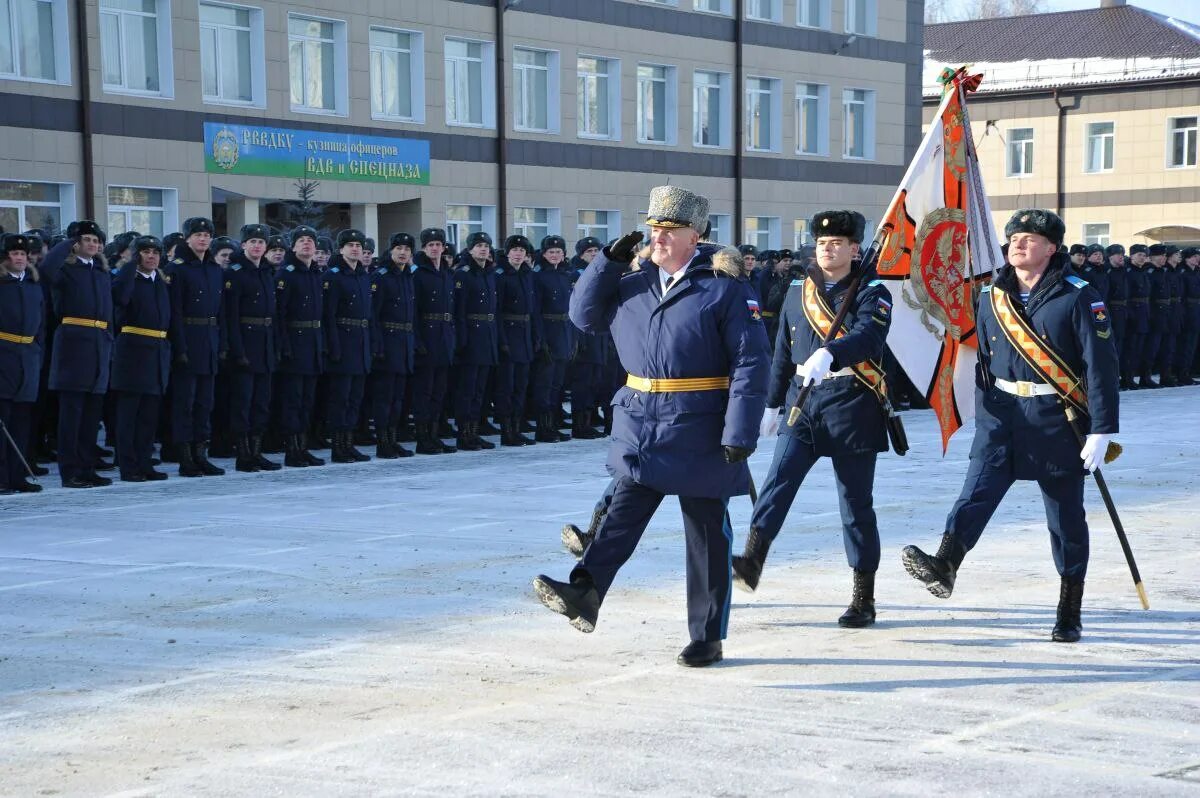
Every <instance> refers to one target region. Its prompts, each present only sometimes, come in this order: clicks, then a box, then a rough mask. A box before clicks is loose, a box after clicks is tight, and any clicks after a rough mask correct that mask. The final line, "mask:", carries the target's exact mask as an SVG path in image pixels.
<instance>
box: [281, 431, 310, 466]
mask: <svg viewBox="0 0 1200 798" xmlns="http://www.w3.org/2000/svg"><path fill="white" fill-rule="evenodd" d="M302 438H303V436H302V435H285V436H284V445H285V446H286V447H287V453H286V454H284V456H283V464H284V465H285V466H287V467H288V468H307V467H308V458H307V457H305V456H304V455H305V454H306V452H305V451H304V446H303V444H302V443H301V440H302Z"/></svg>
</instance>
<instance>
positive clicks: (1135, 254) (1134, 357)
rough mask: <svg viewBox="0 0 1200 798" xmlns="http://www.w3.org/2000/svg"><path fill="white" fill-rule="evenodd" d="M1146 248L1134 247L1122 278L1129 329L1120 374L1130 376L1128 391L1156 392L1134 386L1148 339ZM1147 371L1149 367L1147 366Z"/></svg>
mask: <svg viewBox="0 0 1200 798" xmlns="http://www.w3.org/2000/svg"><path fill="white" fill-rule="evenodd" d="M1146 257H1147V247H1146V245H1145V244H1134V245H1133V246H1131V247H1130V248H1129V267H1128V269H1127V274H1126V275H1125V281H1126V284H1127V285H1128V286H1129V326H1128V328H1127V329H1126V336H1125V338H1126V341H1127V342H1128V345H1127V346H1126V347H1125V352H1124V353H1123V356H1122V358H1121V373H1122V374H1128V375H1129V384H1130V387H1131V388H1134V389H1140V388H1150V387H1155V388H1157V387H1158V385H1157V384H1155V385H1153V386H1152V385H1149V384H1144V383H1143V382H1140V381H1139V382H1134V381H1133V380H1134V378H1135V377H1137V378H1140V377H1141V375H1142V370H1143V365H1142V364H1143V361H1144V359H1145V351H1146V347H1147V345H1148V339H1149V337H1150V313H1151V309H1150V275H1149V274H1148V273H1147V272H1146V265H1147V264H1146ZM1146 369H1147V370H1148V369H1149V366H1146Z"/></svg>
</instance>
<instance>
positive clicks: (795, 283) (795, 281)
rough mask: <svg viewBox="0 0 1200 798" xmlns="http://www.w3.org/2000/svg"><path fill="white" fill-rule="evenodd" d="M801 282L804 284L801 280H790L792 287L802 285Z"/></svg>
mask: <svg viewBox="0 0 1200 798" xmlns="http://www.w3.org/2000/svg"><path fill="white" fill-rule="evenodd" d="M802 282H804V281H803V280H792V285H800V283H802Z"/></svg>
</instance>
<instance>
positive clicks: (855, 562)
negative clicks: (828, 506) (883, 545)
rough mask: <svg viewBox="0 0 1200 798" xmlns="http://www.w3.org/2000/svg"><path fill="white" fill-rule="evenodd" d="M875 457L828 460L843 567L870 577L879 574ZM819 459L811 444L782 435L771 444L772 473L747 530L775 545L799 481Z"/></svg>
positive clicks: (792, 436) (854, 456)
mask: <svg viewBox="0 0 1200 798" xmlns="http://www.w3.org/2000/svg"><path fill="white" fill-rule="evenodd" d="M877 457H878V455H877V454H876V453H875V452H866V453H864V454H842V455H835V456H834V457H831V458H830V460H831V461H832V462H833V476H834V481H835V482H836V483H837V492H838V508H839V509H840V510H841V514H842V545H843V546H844V547H845V549H846V562H847V563H848V564H849V565H850V567H851V568H853V569H854V570H856V571H864V572H866V573H874V572H875V571H877V570H878V569H879V527H878V525H877V524H876V521H875V507H874V503H873V498H872V489H873V487H874V484H875V460H876V458H877ZM818 459H820V455H818V454H816V452H814V451H813V447H812V446H811V445H810V444H807V443H804V442H803V441H801V440H799V439H798V438H797V437H796V436H794V435H789V434H787V433H784V434H782V435H780V436H779V438H778V440H777V441H776V442H775V456H774V457H773V458H772V460H771V470H770V471H768V472H767V478H766V481H764V482H763V486H762V489H761V490H760V491H759V493H758V502H757V503H756V504H755V505H754V514H753V515H752V516H751V517H750V526H752V527H754V528H755V529H757V530H758V531H759V533H760V534H761V535H763V536H764V537H765V538H766V539H767V540H768V541H773V540H775V537H776V536H777V535H778V534H779V530H780V529H781V528H782V527H783V521H784V519H785V518H786V517H787V514H788V510H790V509H791V508H792V502H793V501H795V500H796V491H797V490H799V488H800V485H801V484H802V483H803V482H804V477H805V476H807V475H808V472H809V471H810V470H811V469H812V467H813V465H814V464H815V463H816V462H817V460H818Z"/></svg>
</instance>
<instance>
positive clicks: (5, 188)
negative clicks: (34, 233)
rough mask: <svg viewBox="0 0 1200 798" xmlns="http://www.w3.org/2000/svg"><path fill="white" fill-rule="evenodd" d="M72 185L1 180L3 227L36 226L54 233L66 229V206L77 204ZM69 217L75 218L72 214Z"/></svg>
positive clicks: (0, 223)
mask: <svg viewBox="0 0 1200 798" xmlns="http://www.w3.org/2000/svg"><path fill="white" fill-rule="evenodd" d="M70 193H71V189H70V187H69V186H65V185H64V186H60V185H58V184H55V183H26V182H23V181H16V180H0V227H3V228H4V229H5V230H8V231H9V232H14V231H18V230H29V229H32V228H34V227H37V228H40V229H43V230H46V231H48V232H50V233H58V232H60V231H61V230H62V229H63V228H62V220H63V208H64V206H66V207H67V208H68V209H69V208H70V206H71V205H73V204H74V203H73V201H70V200H71V199H72V198H71V197H69V196H68V195H69V194H70ZM67 218H68V219H71V218H74V217H73V216H72V215H71V214H70V213H68V214H67Z"/></svg>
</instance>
